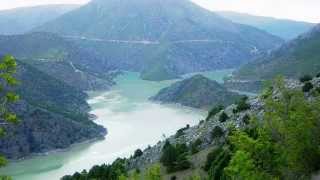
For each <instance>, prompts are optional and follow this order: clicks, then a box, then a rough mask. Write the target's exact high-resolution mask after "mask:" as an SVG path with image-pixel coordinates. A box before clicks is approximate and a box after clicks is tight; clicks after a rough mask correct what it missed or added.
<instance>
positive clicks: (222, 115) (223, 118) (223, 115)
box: [219, 111, 229, 123]
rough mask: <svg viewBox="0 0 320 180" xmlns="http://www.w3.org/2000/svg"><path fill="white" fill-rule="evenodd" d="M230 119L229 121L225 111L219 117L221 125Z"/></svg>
mask: <svg viewBox="0 0 320 180" xmlns="http://www.w3.org/2000/svg"><path fill="white" fill-rule="evenodd" d="M228 119H229V116H228V115H227V114H226V112H224V111H223V112H222V113H221V114H220V116H219V121H220V122H221V123H223V122H226V121H227V120H228Z"/></svg>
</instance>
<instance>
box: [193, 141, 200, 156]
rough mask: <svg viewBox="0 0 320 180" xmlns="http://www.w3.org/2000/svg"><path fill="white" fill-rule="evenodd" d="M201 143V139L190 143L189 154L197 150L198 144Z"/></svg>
mask: <svg viewBox="0 0 320 180" xmlns="http://www.w3.org/2000/svg"><path fill="white" fill-rule="evenodd" d="M201 144H202V141H201V139H197V140H195V141H194V142H193V143H191V154H196V153H198V152H199V146H200V145H201Z"/></svg>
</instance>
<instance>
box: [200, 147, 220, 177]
mask: <svg viewBox="0 0 320 180" xmlns="http://www.w3.org/2000/svg"><path fill="white" fill-rule="evenodd" d="M222 151H223V149H222V147H219V148H215V149H214V150H212V151H211V152H210V153H209V154H208V155H207V160H206V163H205V165H204V167H203V170H205V171H209V170H210V167H211V164H212V162H213V161H214V160H215V159H216V157H217V156H218V155H219V154H220V153H221V152H222Z"/></svg>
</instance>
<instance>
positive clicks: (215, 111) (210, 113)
mask: <svg viewBox="0 0 320 180" xmlns="http://www.w3.org/2000/svg"><path fill="white" fill-rule="evenodd" d="M223 108H224V107H223V106H220V105H219V106H215V107H214V108H212V109H211V110H210V111H209V113H208V116H207V118H206V121H208V120H209V119H210V118H212V117H213V116H215V115H216V114H218V113H219V112H220V111H221V110H223Z"/></svg>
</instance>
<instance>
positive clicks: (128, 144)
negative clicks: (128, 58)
mask: <svg viewBox="0 0 320 180" xmlns="http://www.w3.org/2000/svg"><path fill="white" fill-rule="evenodd" d="M231 72H232V71H231V70H226V71H216V72H207V73H202V74H204V75H205V76H207V77H209V78H211V79H215V80H217V81H219V82H222V80H223V78H224V77H225V76H227V75H228V74H230V73H231ZM188 76H190V75H188ZM188 76H186V77H188ZM116 81H117V83H118V84H117V85H116V86H114V87H113V89H112V90H111V91H108V92H91V93H90V96H91V98H90V99H89V100H88V102H89V104H90V105H91V107H92V109H93V110H92V113H93V114H95V115H97V117H98V119H97V120H96V122H97V123H98V124H101V125H103V126H105V127H106V128H108V135H107V136H106V138H105V140H102V141H98V142H94V143H84V144H79V145H76V146H73V147H72V148H69V149H68V150H65V151H63V152H55V153H49V154H48V155H45V156H35V157H30V158H28V159H25V160H21V161H18V162H12V163H10V164H9V165H8V166H7V167H6V168H3V169H0V174H6V175H10V176H13V178H14V179H17V180H56V179H59V178H60V177H62V176H63V175H66V174H71V173H74V172H75V171H81V170H82V169H88V168H90V167H92V166H93V165H96V164H103V163H111V162H112V161H113V160H114V159H115V158H116V157H126V156H129V155H131V154H132V153H133V152H134V150H136V149H137V148H142V149H143V148H145V147H147V146H148V145H153V144H155V143H157V142H158V141H159V140H161V139H163V138H164V137H165V136H169V135H172V134H174V133H175V132H176V130H177V129H179V128H181V127H183V126H185V125H186V124H190V125H194V124H197V123H198V122H199V120H201V119H203V118H204V116H205V114H206V112H203V111H200V110H195V109H189V108H186V107H179V106H175V105H159V104H155V103H152V102H149V101H148V98H149V97H150V96H152V95H155V94H156V93H157V92H158V91H159V90H160V89H161V88H164V87H166V86H168V85H170V84H171V83H173V82H174V81H162V82H150V81H143V80H141V79H139V74H138V73H131V72H128V73H125V74H124V75H121V76H119V77H118V78H117V79H116Z"/></svg>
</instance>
